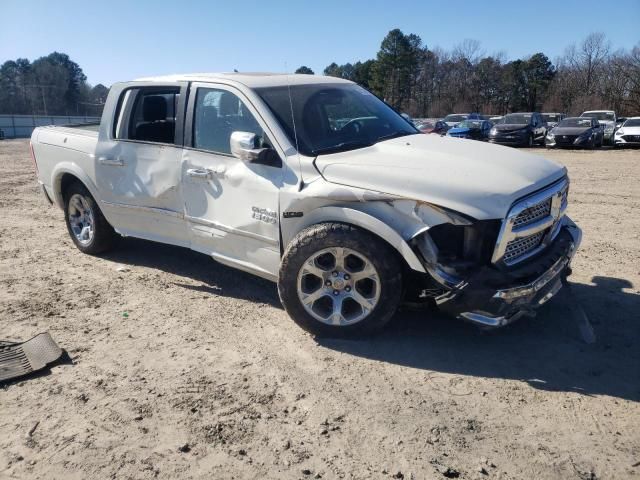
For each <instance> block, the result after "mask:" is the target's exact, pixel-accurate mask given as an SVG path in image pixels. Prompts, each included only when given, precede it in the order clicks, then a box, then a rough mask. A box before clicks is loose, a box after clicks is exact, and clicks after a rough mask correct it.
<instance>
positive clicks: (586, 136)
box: [545, 117, 604, 148]
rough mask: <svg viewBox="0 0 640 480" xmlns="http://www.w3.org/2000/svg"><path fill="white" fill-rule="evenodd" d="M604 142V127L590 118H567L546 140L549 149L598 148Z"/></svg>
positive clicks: (552, 130)
mask: <svg viewBox="0 0 640 480" xmlns="http://www.w3.org/2000/svg"><path fill="white" fill-rule="evenodd" d="M603 142H604V127H603V126H602V125H600V123H599V122H598V120H596V119H595V118H589V117H570V118H565V119H564V120H562V121H561V122H560V123H558V125H556V126H555V127H553V128H552V129H551V130H550V131H549V133H548V134H547V137H546V139H545V145H546V146H547V148H558V147H580V148H596V147H601V146H602V143H603Z"/></svg>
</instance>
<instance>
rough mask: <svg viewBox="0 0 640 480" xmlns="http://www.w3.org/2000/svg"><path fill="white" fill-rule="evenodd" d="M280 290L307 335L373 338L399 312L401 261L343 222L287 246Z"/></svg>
mask: <svg viewBox="0 0 640 480" xmlns="http://www.w3.org/2000/svg"><path fill="white" fill-rule="evenodd" d="M278 292H279V294H280V299H281V300H282V303H283V305H284V307H285V309H286V310H287V313H288V314H289V315H290V316H291V317H292V318H293V320H294V321H295V322H296V323H297V324H298V325H299V326H301V327H302V328H304V329H305V330H307V331H308V332H311V333H313V334H315V335H318V336H328V337H347V336H357V335H363V334H369V333H372V332H375V331H376V330H379V329H381V328H382V327H383V326H384V325H385V324H386V323H387V322H388V321H389V320H390V319H391V317H392V316H393V314H394V313H395V311H396V309H397V308H398V305H399V303H400V300H401V298H402V271H401V260H400V258H399V257H398V255H397V253H396V252H395V251H394V250H393V249H392V248H391V247H390V246H389V245H387V244H386V243H385V242H383V241H382V240H380V239H379V238H377V237H376V236H374V235H372V234H370V233H369V232H366V231H364V230H361V229H358V228H356V227H353V226H351V225H346V224H341V223H323V224H319V225H314V226H312V227H309V228H307V229H305V230H303V231H302V232H300V233H299V234H298V235H297V236H296V238H295V239H294V240H293V241H292V242H291V244H290V245H289V247H288V248H287V250H286V252H285V254H284V258H283V261H282V265H281V268H280V278H279V282H278Z"/></svg>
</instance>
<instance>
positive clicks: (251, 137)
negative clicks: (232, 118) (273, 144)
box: [229, 132, 266, 162]
mask: <svg viewBox="0 0 640 480" xmlns="http://www.w3.org/2000/svg"><path fill="white" fill-rule="evenodd" d="M257 139H258V137H257V136H256V134H255V133H251V132H233V133H232V134H231V139H230V140H229V143H230V147H231V155H233V156H234V157H236V158H239V159H240V160H242V161H243V162H252V161H253V160H256V159H257V158H258V157H259V156H260V153H262V152H263V151H264V150H266V149H264V148H256V143H257Z"/></svg>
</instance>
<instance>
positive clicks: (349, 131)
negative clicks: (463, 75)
mask: <svg viewBox="0 0 640 480" xmlns="http://www.w3.org/2000/svg"><path fill="white" fill-rule="evenodd" d="M256 92H257V93H258V95H260V97H261V98H262V100H264V102H265V103H266V104H267V106H268V107H269V109H270V110H271V112H272V113H273V114H274V116H275V117H276V118H277V119H278V121H279V122H280V125H281V126H282V128H283V129H284V131H285V132H286V134H287V135H288V136H289V140H290V141H291V143H292V144H294V145H295V144H296V136H295V135H294V125H295V132H296V134H297V144H298V149H299V151H300V153H302V154H304V155H307V156H316V155H319V154H322V153H335V152H341V151H345V150H353V149H356V148H362V147H367V146H370V145H373V144H375V143H377V142H380V141H383V140H387V139H390V138H395V137H401V136H404V135H413V134H417V133H419V132H418V130H416V128H415V127H414V126H413V125H412V124H410V123H409V122H407V120H405V119H404V118H402V117H401V116H400V115H399V114H397V113H396V112H395V111H394V110H393V109H392V108H391V107H389V106H388V105H387V104H386V103H384V102H383V101H382V100H380V99H379V98H378V97H376V96H375V95H373V94H372V93H370V92H368V91H367V90H365V89H364V88H362V87H360V86H358V85H345V84H327V83H323V84H312V85H291V86H280V87H264V88H257V89H256ZM289 95H291V97H289ZM289 98H291V102H290V101H289ZM292 117H293V118H292Z"/></svg>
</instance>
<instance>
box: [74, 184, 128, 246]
mask: <svg viewBox="0 0 640 480" xmlns="http://www.w3.org/2000/svg"><path fill="white" fill-rule="evenodd" d="M74 195H80V196H82V198H83V199H84V201H85V202H86V204H87V205H88V206H89V208H91V210H92V213H93V223H94V225H93V226H94V228H93V238H92V239H91V240H90V241H88V242H86V243H83V242H81V241H80V240H79V239H78V238H77V237H76V235H75V234H74V232H73V229H72V226H71V218H70V217H71V209H70V200H71V198H72V197H73V196H74ZM64 220H65V223H66V224H67V231H68V232H69V236H70V237H71V240H72V241H73V243H74V244H75V246H76V247H77V248H78V250H80V251H81V252H82V253H86V254H88V255H97V254H99V253H103V252H106V251H108V250H110V249H111V248H113V246H114V245H115V243H116V240H117V238H118V234H117V233H116V232H115V230H114V229H113V227H112V226H111V225H110V224H109V222H107V219H106V218H104V215H102V211H100V207H98V204H97V203H96V201H95V200H94V199H93V197H92V196H91V193H89V190H87V188H86V187H85V186H84V185H83V184H81V183H80V182H74V183H72V184H71V185H69V186H68V187H67V189H66V191H65V192H64Z"/></svg>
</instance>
